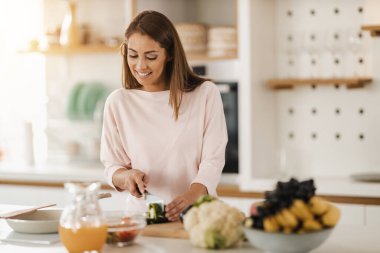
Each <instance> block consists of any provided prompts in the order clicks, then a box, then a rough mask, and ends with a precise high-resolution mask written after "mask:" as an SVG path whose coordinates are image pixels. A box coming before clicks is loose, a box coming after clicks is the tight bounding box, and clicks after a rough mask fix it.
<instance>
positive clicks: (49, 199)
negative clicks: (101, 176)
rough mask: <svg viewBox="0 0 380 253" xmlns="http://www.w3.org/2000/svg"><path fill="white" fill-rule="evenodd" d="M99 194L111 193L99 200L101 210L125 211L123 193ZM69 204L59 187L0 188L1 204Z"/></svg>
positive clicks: (63, 191) (11, 186)
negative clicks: (109, 196)
mask: <svg viewBox="0 0 380 253" xmlns="http://www.w3.org/2000/svg"><path fill="white" fill-rule="evenodd" d="M100 192H111V194H112V197H111V198H107V199H101V200H99V204H100V206H101V208H102V209H103V210H122V209H125V198H126V194H125V193H120V192H116V191H104V190H102V191H100ZM69 202H70V196H69V194H68V193H67V192H66V191H65V189H64V188H61V187H38V186H15V185H2V186H1V188H0V203H1V204H12V205H29V206H36V205H43V204H57V207H59V208H63V207H65V206H66V205H67V204H68V203H69Z"/></svg>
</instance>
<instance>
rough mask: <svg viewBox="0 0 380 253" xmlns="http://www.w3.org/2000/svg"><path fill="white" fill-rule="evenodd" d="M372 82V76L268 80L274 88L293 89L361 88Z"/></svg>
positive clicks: (269, 84)
mask: <svg viewBox="0 0 380 253" xmlns="http://www.w3.org/2000/svg"><path fill="white" fill-rule="evenodd" d="M370 82H372V78H371V77H352V78H349V77H347V78H346V77H342V78H288V79H271V80H268V81H267V85H268V87H270V88H272V89H291V88H294V87H296V86H302V85H337V84H340V85H346V86H347V88H361V87H363V86H364V85H365V84H366V83H370Z"/></svg>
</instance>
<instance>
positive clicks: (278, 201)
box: [244, 179, 340, 233]
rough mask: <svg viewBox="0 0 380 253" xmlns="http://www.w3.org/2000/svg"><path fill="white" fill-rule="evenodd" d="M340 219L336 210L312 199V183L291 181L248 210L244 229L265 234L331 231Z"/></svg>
mask: <svg viewBox="0 0 380 253" xmlns="http://www.w3.org/2000/svg"><path fill="white" fill-rule="evenodd" d="M339 217H340V211H339V209H338V208H337V207H336V206H334V205H333V204H331V203H329V202H328V201H326V200H324V199H322V198H321V197H318V196H315V187H314V181H313V180H307V181H303V182H298V181H297V180H296V179H291V180H290V181H289V182H279V183H277V187H276V189H275V190H274V191H271V192H267V193H266V194H265V201H264V202H260V203H259V204H256V205H254V208H251V217H250V218H247V219H246V220H245V222H244V225H245V226H246V227H253V228H259V229H263V230H264V231H267V232H280V231H282V232H284V233H305V232H311V231H317V230H321V229H323V228H325V227H333V226H335V225H336V224H337V222H338V220H339Z"/></svg>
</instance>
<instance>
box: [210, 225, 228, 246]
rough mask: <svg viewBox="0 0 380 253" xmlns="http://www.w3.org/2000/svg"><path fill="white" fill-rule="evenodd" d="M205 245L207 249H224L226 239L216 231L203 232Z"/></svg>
mask: <svg viewBox="0 0 380 253" xmlns="http://www.w3.org/2000/svg"><path fill="white" fill-rule="evenodd" d="M205 243H206V248H208V249H223V248H225V247H226V239H225V238H224V236H223V235H221V234H220V233H219V232H218V231H216V230H213V229H208V230H207V231H206V232H205Z"/></svg>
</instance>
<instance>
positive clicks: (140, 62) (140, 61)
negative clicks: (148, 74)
mask: <svg viewBox="0 0 380 253" xmlns="http://www.w3.org/2000/svg"><path fill="white" fill-rule="evenodd" d="M136 67H137V68H138V69H145V68H146V67H147V65H146V61H145V59H144V58H142V57H140V58H139V59H138V61H137V63H136Z"/></svg>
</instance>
